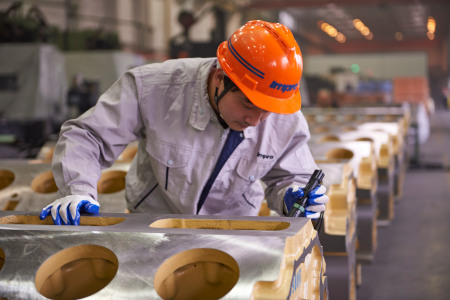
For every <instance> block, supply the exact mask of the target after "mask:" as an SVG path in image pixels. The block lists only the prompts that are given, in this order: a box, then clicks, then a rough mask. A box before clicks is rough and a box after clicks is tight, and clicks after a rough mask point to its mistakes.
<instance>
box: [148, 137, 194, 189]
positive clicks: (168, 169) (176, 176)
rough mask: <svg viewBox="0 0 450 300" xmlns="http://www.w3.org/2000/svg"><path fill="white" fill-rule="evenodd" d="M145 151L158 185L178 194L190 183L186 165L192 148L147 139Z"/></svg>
mask: <svg viewBox="0 0 450 300" xmlns="http://www.w3.org/2000/svg"><path fill="white" fill-rule="evenodd" d="M147 151H148V153H149V154H150V157H151V164H152V168H153V170H154V172H155V174H154V175H155V177H156V179H157V181H158V183H159V185H160V187H161V188H162V189H163V190H165V191H168V192H170V193H173V194H179V193H181V192H182V191H183V190H185V188H186V187H187V185H188V184H189V183H190V181H191V179H190V177H189V171H188V170H187V166H188V164H189V161H190V159H191V155H192V149H189V148H186V147H183V146H179V145H173V144H168V143H164V142H159V141H154V140H153V141H149V140H148V141H147Z"/></svg>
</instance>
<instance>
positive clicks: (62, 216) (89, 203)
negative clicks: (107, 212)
mask: <svg viewBox="0 0 450 300" xmlns="http://www.w3.org/2000/svg"><path fill="white" fill-rule="evenodd" d="M99 209H100V204H99V203H98V202H97V201H95V200H94V199H92V198H91V197H89V196H82V195H71V196H66V197H63V198H60V199H58V200H56V201H54V202H53V203H51V204H49V205H47V206H46V207H44V208H43V209H42V211H41V214H40V215H39V218H40V219H41V220H44V219H45V218H46V217H47V216H48V214H49V213H50V212H51V215H52V219H53V223H54V224H55V225H61V223H62V224H63V225H80V212H87V213H91V214H95V213H98V211H99Z"/></svg>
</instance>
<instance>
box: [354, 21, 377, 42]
mask: <svg viewBox="0 0 450 300" xmlns="http://www.w3.org/2000/svg"><path fill="white" fill-rule="evenodd" d="M353 26H355V28H356V29H357V30H358V31H359V32H360V33H361V34H362V35H363V36H364V37H365V38H366V39H368V40H371V39H373V33H372V32H371V31H370V29H369V27H367V26H366V25H365V24H364V23H363V22H362V21H361V20H360V19H353Z"/></svg>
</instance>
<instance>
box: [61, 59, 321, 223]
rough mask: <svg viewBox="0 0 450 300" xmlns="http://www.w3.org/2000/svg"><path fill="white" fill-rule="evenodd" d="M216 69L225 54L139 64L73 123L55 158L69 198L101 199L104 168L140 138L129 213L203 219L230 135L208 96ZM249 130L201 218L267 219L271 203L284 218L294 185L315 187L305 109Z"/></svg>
mask: <svg viewBox="0 0 450 300" xmlns="http://www.w3.org/2000/svg"><path fill="white" fill-rule="evenodd" d="M216 64H217V59H215V58H188V59H177V60H168V61H165V62H162V63H154V64H148V65H144V66H141V67H137V68H134V69H132V70H130V71H128V72H127V73H126V74H124V75H123V76H122V77H121V78H120V79H119V80H118V81H117V82H115V83H114V84H113V85H112V86H111V87H110V88H109V89H108V90H107V91H106V92H105V93H104V94H102V95H101V97H100V98H99V100H98V103H97V104H96V106H95V107H93V108H92V109H90V110H89V111H87V112H86V113H84V114H83V115H82V116H80V117H79V118H77V119H74V120H68V121H67V122H65V124H63V126H62V128H61V133H60V138H59V141H58V143H57V145H56V148H55V155H54V160H53V172H54V176H55V180H56V183H57V185H58V188H59V193H60V196H67V195H89V196H91V197H93V198H94V199H97V181H98V180H99V178H100V175H101V170H102V169H103V168H107V167H109V166H111V165H112V164H113V163H114V161H115V160H116V159H117V157H118V156H119V155H120V154H121V153H122V151H123V150H124V149H125V147H126V146H127V145H128V144H129V143H130V142H133V141H135V140H139V146H138V152H137V154H136V156H135V158H134V160H133V162H132V163H131V166H130V169H129V171H128V173H127V176H126V201H127V207H128V209H129V210H130V211H131V212H147V213H177V214H178V213H180V214H196V209H197V203H198V201H199V198H200V194H201V192H202V189H203V187H204V186H205V183H206V182H207V180H208V178H209V177H210V175H211V173H212V171H213V169H214V166H215V165H216V161H217V159H218V157H219V155H220V152H221V150H222V147H223V145H224V143H225V141H226V137H227V135H228V132H229V129H224V128H223V127H222V126H221V125H220V123H219V121H218V119H217V117H216V114H215V113H214V111H213V109H212V107H211V105H210V102H209V98H208V93H207V82H208V75H209V74H210V71H211V69H212V68H213V67H214V66H215V65H216ZM243 134H244V140H243V141H242V142H241V144H239V146H238V147H237V148H236V149H235V150H234V152H233V154H232V155H231V156H230V158H229V159H228V160H227V162H226V163H225V165H224V166H223V168H222V170H221V171H220V173H219V174H218V176H217V178H216V180H215V181H214V183H213V185H212V187H211V190H210V191H209V194H208V196H207V198H206V201H205V203H204V205H203V207H202V209H201V210H200V211H199V214H220V215H242V216H253V215H257V214H258V212H259V209H260V206H261V202H262V201H263V199H264V197H266V199H267V202H268V204H269V207H270V208H272V209H273V210H275V211H277V212H278V213H280V214H281V213H282V212H283V205H284V204H283V196H284V191H285V189H286V188H287V187H288V186H289V185H291V184H298V185H300V186H305V185H306V182H307V181H308V178H309V177H310V175H311V174H312V172H313V171H314V169H315V168H317V166H316V164H315V162H314V160H313V158H312V155H311V152H310V150H309V147H308V145H307V141H308V139H309V137H310V134H309V130H308V126H307V123H306V120H305V118H304V116H303V114H302V113H301V112H300V111H298V112H296V113H294V114H290V115H278V114H271V115H269V117H268V118H267V119H266V120H264V121H263V122H261V123H260V124H259V125H257V126H256V127H248V128H247V129H245V130H244V132H243ZM261 182H264V185H265V186H266V189H265V194H264V189H263V185H262V184H261ZM101 205H108V203H101Z"/></svg>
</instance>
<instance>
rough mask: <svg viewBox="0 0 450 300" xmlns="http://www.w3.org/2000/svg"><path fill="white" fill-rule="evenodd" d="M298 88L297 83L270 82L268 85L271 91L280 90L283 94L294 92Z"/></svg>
mask: <svg viewBox="0 0 450 300" xmlns="http://www.w3.org/2000/svg"><path fill="white" fill-rule="evenodd" d="M297 86H298V83H296V84H282V83H278V82H276V81H275V80H274V81H272V83H271V84H270V85H269V87H270V88H271V89H276V90H281V91H282V92H283V93H284V92H286V91H292V90H295V89H296V88H297Z"/></svg>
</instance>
